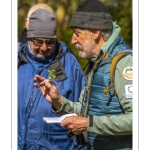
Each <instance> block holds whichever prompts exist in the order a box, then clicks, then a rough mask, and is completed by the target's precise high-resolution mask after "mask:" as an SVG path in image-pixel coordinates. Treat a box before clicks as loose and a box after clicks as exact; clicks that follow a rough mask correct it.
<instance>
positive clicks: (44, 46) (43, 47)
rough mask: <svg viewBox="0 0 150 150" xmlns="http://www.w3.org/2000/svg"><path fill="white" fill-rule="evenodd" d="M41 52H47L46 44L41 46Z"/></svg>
mask: <svg viewBox="0 0 150 150" xmlns="http://www.w3.org/2000/svg"><path fill="white" fill-rule="evenodd" d="M41 50H43V51H45V50H47V45H46V43H45V42H43V44H42V46H41Z"/></svg>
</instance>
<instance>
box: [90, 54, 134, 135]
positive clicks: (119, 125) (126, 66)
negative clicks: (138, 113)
mask: <svg viewBox="0 0 150 150" xmlns="http://www.w3.org/2000/svg"><path fill="white" fill-rule="evenodd" d="M132 69H133V68H132V56H126V57H124V58H122V59H121V60H120V61H119V62H118V64H117V66H116V70H115V88H116V93H117V96H118V98H119V101H120V104H121V106H122V108H123V110H124V114H122V115H119V116H102V117H98V116H89V117H88V120H89V127H88V129H87V130H88V131H89V132H95V133H97V134H103V135H108V134H110V135H129V134H132V96H131V95H132V94H133V93H132V92H133V91H131V95H129V94H130V93H129V91H128V87H132V75H133V74H132V71H133V70H132Z"/></svg>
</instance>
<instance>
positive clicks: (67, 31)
mask: <svg viewBox="0 0 150 150" xmlns="http://www.w3.org/2000/svg"><path fill="white" fill-rule="evenodd" d="M82 1H83V0H18V37H19V35H20V33H21V31H22V29H23V28H24V27H25V18H26V16H27V13H28V10H29V8H30V7H31V6H33V5H34V4H36V3H39V2H42V3H47V4H49V5H50V6H51V7H52V8H53V9H54V11H55V13H56V18H57V38H58V39H59V40H60V41H63V42H65V43H66V45H67V46H68V47H69V48H70V49H71V50H72V51H73V52H74V54H75V55H76V56H77V58H78V60H79V63H80V65H81V67H82V68H84V66H85V64H86V63H87V59H83V58H79V57H78V54H77V51H76V50H75V49H74V46H73V45H72V44H71V36H72V33H73V31H72V29H71V28H70V27H69V23H70V18H71V16H72V15H73V13H74V12H75V10H76V8H77V6H78V4H79V3H80V2H82ZM101 1H102V2H103V3H104V4H106V6H107V7H108V9H109V11H110V14H111V15H112V20H113V21H117V24H118V25H120V27H121V33H120V35H121V36H123V37H124V40H125V41H126V43H127V44H128V45H129V46H130V47H131V48H132V1H131V0H125V1H122V0H101Z"/></svg>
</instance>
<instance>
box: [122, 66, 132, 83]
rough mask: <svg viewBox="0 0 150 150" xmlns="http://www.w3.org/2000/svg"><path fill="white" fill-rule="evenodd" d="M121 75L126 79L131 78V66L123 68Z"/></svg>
mask: <svg viewBox="0 0 150 150" xmlns="http://www.w3.org/2000/svg"><path fill="white" fill-rule="evenodd" d="M123 77H124V78H125V79H127V80H133V67H130V66H129V67H126V68H124V70H123Z"/></svg>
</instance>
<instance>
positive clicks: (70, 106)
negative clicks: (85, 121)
mask: <svg viewBox="0 0 150 150" xmlns="http://www.w3.org/2000/svg"><path fill="white" fill-rule="evenodd" d="M83 96H84V89H83V90H82V91H81V93H80V98H79V102H72V101H69V100H68V99H66V98H65V97H63V96H62V99H63V104H62V106H61V108H60V110H58V111H56V110H55V108H54V107H52V110H53V112H55V113H57V114H59V115H65V114H69V113H76V114H77V115H80V112H81V107H82V100H83Z"/></svg>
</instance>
